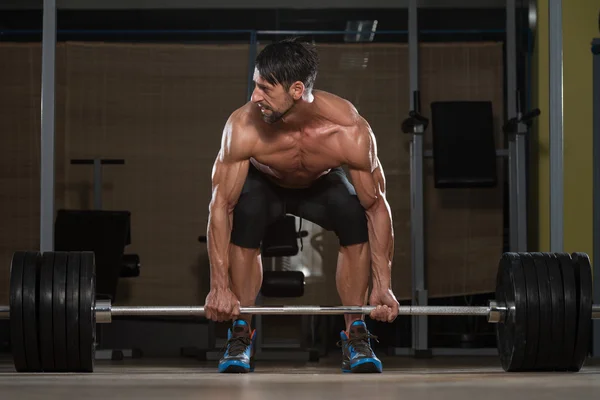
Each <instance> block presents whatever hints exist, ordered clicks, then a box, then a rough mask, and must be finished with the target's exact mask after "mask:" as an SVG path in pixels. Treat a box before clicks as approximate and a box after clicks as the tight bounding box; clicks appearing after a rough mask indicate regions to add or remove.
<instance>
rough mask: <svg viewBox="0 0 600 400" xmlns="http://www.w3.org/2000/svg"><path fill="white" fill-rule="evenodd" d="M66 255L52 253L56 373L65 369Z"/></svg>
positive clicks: (63, 253)
mask: <svg viewBox="0 0 600 400" xmlns="http://www.w3.org/2000/svg"><path fill="white" fill-rule="evenodd" d="M67 260H68V259H67V253H66V252H61V251H57V252H55V253H54V277H53V278H54V279H53V282H54V291H53V296H52V300H53V307H52V311H53V312H52V316H53V320H54V330H53V332H54V335H53V336H54V366H55V370H56V371H57V372H66V371H68V368H67V298H66V297H67V295H66V289H67Z"/></svg>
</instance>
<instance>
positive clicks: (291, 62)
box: [205, 40, 398, 372]
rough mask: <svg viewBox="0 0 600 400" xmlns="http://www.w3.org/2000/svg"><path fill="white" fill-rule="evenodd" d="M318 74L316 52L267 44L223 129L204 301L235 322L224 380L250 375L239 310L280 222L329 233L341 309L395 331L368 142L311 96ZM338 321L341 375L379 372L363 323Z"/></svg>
mask: <svg viewBox="0 0 600 400" xmlns="http://www.w3.org/2000/svg"><path fill="white" fill-rule="evenodd" d="M317 66H318V56H317V53H316V50H315V49H314V48H313V47H312V46H310V45H308V44H306V43H301V42H298V41H296V40H284V41H282V42H278V43H274V44H270V45H268V46H266V47H265V48H264V50H263V51H262V52H261V53H260V54H259V55H258V57H257V59H256V62H255V73H254V82H255V89H254V92H253V93H252V99H251V102H248V103H247V104H246V105H244V106H242V107H241V108H239V109H238V110H236V111H234V112H233V113H232V114H231V116H230V117H229V119H228V120H227V123H226V124H225V128H224V132H223V137H222V143H221V149H220V151H219V153H218V156H217V159H216V161H215V164H214V167H213V175H212V200H211V202H210V207H209V211H210V216H209V222H208V233H207V236H208V254H209V257H210V266H211V274H210V279H211V285H210V292H209V294H208V296H207V297H206V302H205V310H206V316H207V317H208V318H210V319H212V320H215V321H228V320H233V326H232V329H230V330H229V334H228V339H229V340H228V345H227V351H226V352H225V354H224V356H223V358H222V359H221V360H220V362H219V371H221V372H248V371H252V370H253V369H254V360H253V355H254V338H255V331H254V330H252V329H251V326H250V322H251V318H250V316H246V315H244V316H240V312H239V308H240V306H252V305H254V301H255V299H256V296H257V294H258V291H259V289H260V286H261V283H262V265H261V257H260V244H261V240H262V238H263V236H264V234H265V230H266V228H267V226H268V225H269V224H270V223H272V222H274V221H275V220H276V219H277V218H280V217H282V216H284V215H285V214H286V213H287V214H293V215H296V216H299V217H302V218H304V219H307V220H309V221H311V222H314V223H315V224H317V225H319V226H321V227H323V228H324V229H327V230H330V231H333V232H335V233H336V235H337V237H338V238H339V242H340V248H339V254H338V261H337V272H336V286H337V291H338V293H339V296H340V299H341V302H342V304H343V305H348V306H362V305H364V304H365V302H366V301H367V299H368V302H369V304H371V305H375V306H377V307H376V309H375V310H374V311H373V312H372V313H371V315H370V317H371V318H373V319H375V320H379V321H387V322H392V321H393V320H394V319H395V318H396V316H397V315H398V301H397V300H396V297H395V296H394V294H393V292H392V289H391V265H392V255H393V251H394V244H393V228H392V217H391V212H390V207H389V205H388V203H387V201H386V198H385V191H386V187H385V177H384V173H383V169H382V167H381V163H380V162H379V159H378V157H377V144H376V141H375V136H374V134H373V132H372V130H371V128H370V126H369V124H368V123H367V121H365V119H364V118H362V117H361V116H360V115H359V113H358V112H357V110H356V109H355V108H354V107H353V105H352V104H350V103H349V102H348V101H346V100H344V99H342V98H340V97H337V96H335V95H333V94H331V93H327V92H324V91H318V90H313V85H314V82H315V78H316V75H317ZM343 165H345V166H347V168H348V170H349V172H350V178H351V180H352V182H353V184H351V183H350V182H349V180H348V179H347V177H346V175H345V173H344V170H343V169H342V168H341V166H343ZM370 275H372V291H371V294H370V296H369V294H368V283H369V277H370ZM345 321H346V327H345V328H346V329H345V330H343V331H342V332H341V333H340V336H341V342H342V370H343V371H345V372H348V371H352V372H381V371H382V367H381V361H380V360H379V359H378V358H377V356H376V355H375V354H374V352H373V350H372V349H371V345H370V343H371V342H370V339H371V338H372V337H373V336H372V335H371V334H370V333H369V332H368V330H367V327H366V325H365V323H364V320H363V316H362V315H346V316H345Z"/></svg>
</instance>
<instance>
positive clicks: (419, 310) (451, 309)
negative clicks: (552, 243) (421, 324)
mask: <svg viewBox="0 0 600 400" xmlns="http://www.w3.org/2000/svg"><path fill="white" fill-rule="evenodd" d="M374 309H375V307H374V306H342V307H321V306H280V307H272V306H267V307H260V306H255V307H241V308H240V313H241V314H250V315H269V314H270V315H273V314H277V315H342V314H364V315H368V314H370V313H371V311H373V310H374ZM95 311H96V314H97V315H99V314H105V315H104V316H102V317H101V318H97V323H108V322H110V321H111V318H112V317H128V316H129V317H134V316H171V317H173V316H175V317H177V316H179V317H195V316H198V317H202V316H204V315H205V312H204V307H200V306H165V307H163V306H133V307H129V306H120V307H115V306H111V305H110V302H108V301H106V300H102V301H98V303H97V304H96V307H95ZM505 313H506V307H505V306H504V305H501V304H496V303H495V302H494V301H491V302H490V305H489V306H400V307H399V308H398V315H441V316H444V315H445V316H452V315H467V316H480V317H488V319H489V322H493V323H501V322H502V321H503V320H504V318H503V315H504V314H505ZM494 314H495V315H494ZM7 318H10V308H9V306H0V319H7ZM592 319H600V304H593V305H592Z"/></svg>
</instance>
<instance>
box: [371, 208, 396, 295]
mask: <svg viewBox="0 0 600 400" xmlns="http://www.w3.org/2000/svg"><path fill="white" fill-rule="evenodd" d="M367 224H368V227H369V246H370V249H371V269H372V272H373V286H374V287H377V288H384V289H390V288H391V284H392V283H391V281H392V277H391V275H392V258H393V255H394V228H393V225H392V213H391V210H390V207H389V204H388V203H387V201H386V200H385V198H384V197H380V198H379V199H378V200H377V201H376V202H375V203H374V204H373V205H372V206H371V207H370V208H369V209H368V210H367Z"/></svg>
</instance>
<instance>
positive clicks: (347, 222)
mask: <svg viewBox="0 0 600 400" xmlns="http://www.w3.org/2000/svg"><path fill="white" fill-rule="evenodd" d="M299 197H300V198H299V199H297V200H296V201H297V207H295V208H296V210H294V211H295V212H294V214H296V215H298V216H299V217H301V218H304V219H306V220H308V221H311V222H313V223H315V224H317V225H319V226H320V227H322V228H323V229H326V230H328V231H333V232H335V233H336V235H337V236H338V238H339V240H340V245H342V246H350V245H352V244H358V243H365V242H367V241H368V240H369V231H368V227H367V217H366V214H365V209H364V208H363V207H362V205H361V204H360V201H359V199H358V196H357V195H356V190H355V189H354V186H353V185H352V183H350V181H349V180H348V178H347V176H346V174H345V172H344V170H343V169H341V168H336V169H334V170H332V171H331V172H329V173H328V174H327V175H325V176H322V177H321V178H319V180H317V182H315V184H314V185H313V186H312V187H311V188H309V189H306V190H305V191H303V193H302V194H301V195H300V196H299Z"/></svg>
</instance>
